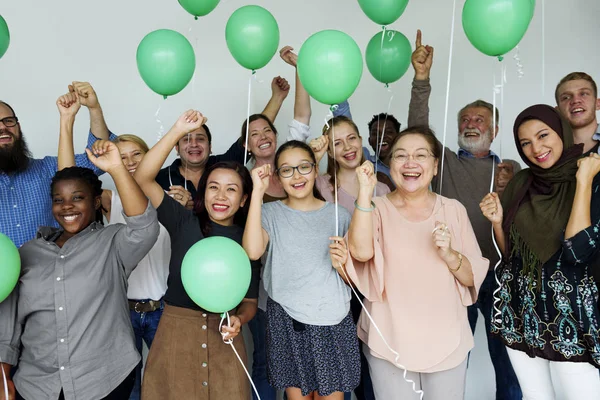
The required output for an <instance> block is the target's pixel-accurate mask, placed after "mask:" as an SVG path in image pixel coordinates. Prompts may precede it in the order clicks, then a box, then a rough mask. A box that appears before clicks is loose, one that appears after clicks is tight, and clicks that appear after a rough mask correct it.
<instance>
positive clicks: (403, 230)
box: [346, 196, 491, 372]
mask: <svg viewBox="0 0 600 400" xmlns="http://www.w3.org/2000/svg"><path fill="white" fill-rule="evenodd" d="M373 201H374V202H375V205H376V209H375V211H373V227H374V229H373V233H374V257H373V259H371V260H369V261H368V262H366V263H361V262H358V261H356V260H354V259H352V258H351V257H349V259H348V262H347V264H346V269H347V271H348V275H349V276H350V278H351V279H352V281H354V283H355V284H356V286H357V287H358V289H359V290H360V291H361V292H362V294H363V295H365V301H364V303H365V306H366V308H367V309H368V310H369V312H370V313H371V315H372V316H373V320H374V321H375V322H376V324H377V326H378V327H379V329H380V330H381V332H382V333H383V336H384V337H385V338H386V340H387V342H388V343H389V344H390V346H391V347H392V348H393V349H394V350H395V351H396V352H398V353H399V355H400V356H399V358H398V360H397V362H399V363H400V364H402V365H404V366H405V367H406V368H407V369H408V370H409V371H414V372H437V371H445V370H448V369H451V368H454V367H456V366H457V365H459V364H460V363H461V362H463V361H464V360H465V358H466V357H467V354H468V353H469V351H470V350H471V349H472V348H473V345H474V342H473V335H472V333H471V328H470V326H469V321H468V318H467V306H469V305H471V304H473V303H474V302H475V301H476V300H477V293H478V290H479V287H480V286H481V284H482V282H483V280H484V278H485V276H486V273H487V271H488V265H489V261H488V260H487V259H485V258H483V257H482V256H481V250H480V249H479V245H478V244H477V239H476V238H475V233H474V232H473V228H472V227H471V223H470V222H469V218H468V217H467V211H466V210H465V208H464V207H463V205H462V204H460V203H459V202H458V201H456V200H452V199H448V198H445V197H442V196H437V199H436V204H435V206H434V210H433V212H432V214H431V216H430V217H429V218H427V219H426V220H424V221H420V222H411V221H409V220H407V219H406V218H404V217H403V216H402V215H401V214H400V212H399V211H398V210H397V209H396V207H395V206H394V205H393V204H392V202H391V201H390V200H389V199H388V198H387V196H384V197H378V198H374V199H373ZM437 221H439V222H444V223H445V224H446V225H447V226H448V228H449V229H450V234H451V246H452V248H453V249H454V250H456V251H459V252H460V253H462V254H463V257H464V258H467V259H468V260H469V261H470V263H471V266H472V268H473V276H474V282H475V285H474V287H471V288H468V287H465V286H463V285H462V284H461V283H460V282H459V281H458V280H457V279H456V278H455V277H454V275H453V274H452V273H451V272H450V270H449V269H448V266H447V264H446V263H445V262H444V261H443V260H442V259H441V258H440V256H439V255H438V253H437V248H436V246H435V245H434V242H433V238H432V232H433V229H434V228H435V226H436V222H437ZM490 234H491V232H490ZM358 336H359V338H360V339H361V340H362V341H363V342H364V343H366V344H367V346H368V347H369V350H370V352H371V354H372V355H373V356H375V357H379V358H382V359H386V360H388V361H390V362H392V363H394V362H395V358H396V356H395V355H394V354H393V353H392V352H391V351H390V350H389V349H388V348H387V346H386V345H385V344H384V342H383V341H382V339H381V337H380V336H379V334H378V333H377V331H376V330H375V328H374V327H372V326H371V322H370V321H369V319H368V317H367V316H366V314H365V312H364V310H363V312H362V314H361V316H360V319H359V321H358Z"/></svg>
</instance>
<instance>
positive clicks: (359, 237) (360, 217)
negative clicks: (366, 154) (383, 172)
mask: <svg viewBox="0 0 600 400" xmlns="http://www.w3.org/2000/svg"><path fill="white" fill-rule="evenodd" d="M356 175H357V177H358V183H359V185H360V186H359V189H358V197H357V198H356V205H357V208H355V209H354V213H353V214H352V220H351V221H350V228H349V229H348V249H349V250H350V255H351V256H352V258H354V259H355V260H357V261H360V262H366V261H369V260H370V259H372V258H373V256H374V254H375V249H374V248H373V213H372V212H373V210H374V207H373V206H372V204H373V203H372V199H373V191H374V190H375V186H376V185H377V178H376V177H375V169H374V168H373V164H372V163H371V162H370V161H365V162H364V163H363V164H362V165H361V166H359V167H358V168H356Z"/></svg>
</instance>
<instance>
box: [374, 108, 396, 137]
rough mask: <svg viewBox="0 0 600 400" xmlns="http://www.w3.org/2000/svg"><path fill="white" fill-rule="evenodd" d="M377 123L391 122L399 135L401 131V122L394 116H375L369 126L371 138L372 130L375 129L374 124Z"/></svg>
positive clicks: (384, 114) (382, 114)
mask: <svg viewBox="0 0 600 400" xmlns="http://www.w3.org/2000/svg"><path fill="white" fill-rule="evenodd" d="M386 120H387V121H386ZM377 121H386V124H387V123H388V122H391V123H392V126H393V127H394V130H395V131H396V133H398V132H399V131H400V122H398V120H397V119H396V117H394V116H393V115H392V114H386V113H381V114H377V115H373V118H372V119H371V122H369V124H368V127H369V136H371V128H372V127H373V125H374V124H376V123H377Z"/></svg>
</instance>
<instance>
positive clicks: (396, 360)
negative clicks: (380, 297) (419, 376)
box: [339, 265, 424, 400]
mask: <svg viewBox="0 0 600 400" xmlns="http://www.w3.org/2000/svg"><path fill="white" fill-rule="evenodd" d="M339 266H340V268H339V269H340V270H341V271H342V272H343V273H344V278H345V279H346V281H347V282H352V281H351V280H350V278H349V277H348V274H347V273H346V269H345V268H344V267H343V266H342V265H339ZM349 286H350V289H352V292H353V293H354V296H356V299H357V300H358V302H359V303H360V305H361V307H362V309H363V311H364V312H365V314H366V315H367V317H368V318H369V321H371V324H372V325H373V327H374V328H375V330H376V331H377V333H378V334H379V337H380V338H381V340H383V344H385V346H386V347H387V348H388V350H389V351H390V352H391V353H392V354H394V356H395V357H394V364H395V366H396V367H398V368H400V369H402V370H404V373H403V374H402V377H403V378H404V380H405V381H406V382H407V383H410V384H412V390H413V392H415V393H416V394H418V395H419V399H420V400H423V395H424V393H423V390H417V385H416V383H415V381H413V380H412V379H409V378H408V377H407V374H408V370H407V369H406V367H405V366H404V365H402V364H400V361H398V360H399V359H400V354H399V353H398V352H397V351H396V350H394V349H393V348H392V347H391V346H390V345H389V343H388V341H387V340H386V339H385V337H384V336H383V333H381V330H380V329H379V326H377V324H376V323H375V321H374V320H373V317H372V316H371V313H369V310H367V307H365V305H364V303H363V302H362V300H361V299H360V297H359V296H358V293H357V292H356V290H355V289H354V285H352V284H350V285H349Z"/></svg>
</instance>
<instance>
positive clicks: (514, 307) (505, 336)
mask: <svg viewBox="0 0 600 400" xmlns="http://www.w3.org/2000/svg"><path fill="white" fill-rule="evenodd" d="M591 219H592V226H590V227H588V228H586V229H584V230H582V231H581V232H579V233H578V234H577V235H575V236H574V237H572V238H570V239H569V240H563V243H562V248H561V249H559V250H558V251H557V252H556V253H555V254H554V255H553V256H552V257H551V258H550V259H549V260H548V261H547V262H546V263H545V264H544V265H543V267H542V272H541V280H540V282H538V281H537V280H535V279H531V278H530V277H529V276H528V275H527V274H525V273H524V272H523V260H522V258H521V255H520V254H514V255H513V256H512V257H511V258H510V259H509V260H508V262H506V263H504V264H503V265H502V266H501V267H499V269H498V270H497V272H496V274H497V277H498V279H499V280H500V290H499V292H498V297H499V301H497V302H496V304H495V306H494V309H493V310H492V314H493V315H492V327H491V330H492V332H493V333H496V334H499V335H500V336H501V338H502V340H503V341H504V343H505V344H506V345H507V346H508V347H510V348H511V349H514V350H520V351H523V352H525V353H527V354H528V355H529V356H530V357H540V358H543V359H546V360H550V361H570V362H589V363H590V364H592V365H594V366H595V367H596V368H599V369H600V312H599V310H598V286H597V284H596V282H595V280H594V277H593V273H595V274H596V276H598V271H595V269H597V268H600V263H598V260H597V258H598V257H600V252H598V251H597V249H598V248H599V247H600V179H598V176H597V177H596V179H595V180H594V183H593V186H592V203H591ZM531 223H537V224H539V225H540V229H544V228H543V226H544V222H543V221H531Z"/></svg>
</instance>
